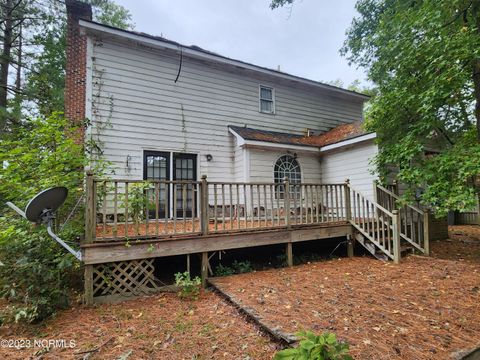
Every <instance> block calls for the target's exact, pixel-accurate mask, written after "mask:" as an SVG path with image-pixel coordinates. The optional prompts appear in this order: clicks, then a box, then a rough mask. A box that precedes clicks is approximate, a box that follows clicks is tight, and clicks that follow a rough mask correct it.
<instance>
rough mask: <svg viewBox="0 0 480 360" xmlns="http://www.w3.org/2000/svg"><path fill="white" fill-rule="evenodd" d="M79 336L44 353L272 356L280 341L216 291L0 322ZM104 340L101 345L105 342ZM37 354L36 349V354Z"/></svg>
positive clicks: (30, 334)
mask: <svg viewBox="0 0 480 360" xmlns="http://www.w3.org/2000/svg"><path fill="white" fill-rule="evenodd" d="M35 338H37V339H66V340H67V341H69V340H75V342H76V346H75V348H66V349H62V348H52V349H51V350H50V351H49V352H47V353H45V354H44V355H43V357H41V358H42V359H83V357H84V356H85V355H87V353H81V352H84V351H86V350H91V349H94V348H96V347H98V346H101V347H100V349H99V350H98V351H96V352H93V353H92V354H91V355H92V356H91V357H90V359H118V358H119V357H120V356H121V355H124V354H128V353H130V356H129V357H128V359H189V360H190V359H271V358H272V356H273V354H274V353H275V351H276V346H277V345H275V344H274V343H273V342H272V341H271V340H270V339H269V338H268V337H267V336H265V335H264V334H262V333H261V332H259V330H258V329H257V328H256V327H255V326H254V325H252V324H250V323H248V322H246V321H245V319H244V318H243V317H242V316H240V315H239V313H238V312H237V311H236V310H235V309H234V308H233V307H231V306H230V305H228V304H226V303H225V302H224V301H223V300H222V299H220V298H219V297H218V296H217V295H216V294H213V293H211V292H208V293H207V292H203V293H202V294H201V296H200V298H199V299H198V300H195V301H188V300H180V299H179V298H178V296H177V295H176V294H160V295H155V296H149V297H142V298H138V299H135V300H130V301H127V302H123V303H119V304H114V305H100V306H97V307H94V308H85V307H83V306H81V307H75V308H71V309H69V310H67V311H62V312H60V313H58V314H57V316H56V318H54V319H51V320H49V321H47V322H46V324H45V325H44V326H31V327H29V328H28V329H26V328H19V327H18V326H12V327H6V326H4V327H2V328H0V339H17V340H18V339H31V340H32V341H33V339H35ZM102 345H103V346H102ZM39 350H40V349H39V348H36V349H18V350H17V349H7V348H5V347H0V359H28V358H32V359H33V358H37V356H36V355H35V353H36V352H37V351H39ZM37 355H38V354H37Z"/></svg>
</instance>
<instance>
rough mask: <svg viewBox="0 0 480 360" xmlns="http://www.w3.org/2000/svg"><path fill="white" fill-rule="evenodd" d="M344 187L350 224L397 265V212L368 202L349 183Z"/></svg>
mask: <svg viewBox="0 0 480 360" xmlns="http://www.w3.org/2000/svg"><path fill="white" fill-rule="evenodd" d="M345 186H346V188H347V189H348V194H349V196H350V200H349V202H350V204H351V217H350V219H349V221H350V223H351V224H352V225H353V226H354V227H355V228H356V229H357V230H358V231H359V232H360V233H361V234H363V235H364V236H365V237H366V238H367V239H368V240H370V241H371V242H372V243H373V244H374V245H375V246H376V248H378V249H379V250H381V251H382V252H383V253H384V254H385V255H387V256H388V257H389V258H391V259H392V260H394V261H395V262H396V263H398V262H399V261H400V250H399V249H400V229H399V214H398V211H397V210H394V211H393V212H392V211H389V210H388V209H386V208H385V207H383V206H381V205H380V204H378V203H377V202H376V201H372V200H369V199H368V198H366V197H365V196H364V195H363V194H362V193H361V192H359V191H357V190H356V189H354V188H352V186H351V185H350V183H349V182H346V184H345ZM365 210H366V211H365ZM370 216H373V218H370ZM380 225H381V227H380ZM375 226H376V228H375ZM381 229H382V230H381ZM385 231H386V232H385ZM390 231H391V232H390Z"/></svg>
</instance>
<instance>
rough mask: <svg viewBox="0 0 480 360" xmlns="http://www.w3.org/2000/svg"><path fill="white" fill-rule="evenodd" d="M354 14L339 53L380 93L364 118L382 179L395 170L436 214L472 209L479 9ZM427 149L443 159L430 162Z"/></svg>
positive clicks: (439, 5)
mask: <svg viewBox="0 0 480 360" xmlns="http://www.w3.org/2000/svg"><path fill="white" fill-rule="evenodd" d="M356 9H357V11H358V13H359V14H360V15H359V17H358V18H356V19H354V21H353V22H352V25H351V28H350V29H349V30H348V32H347V36H348V37H347V40H346V42H345V45H344V47H343V49H342V53H343V54H344V55H345V56H347V57H348V59H349V60H350V61H351V62H352V63H355V64H356V65H358V66H362V67H364V68H366V69H367V70H368V76H369V78H370V80H371V81H373V82H374V84H375V85H376V87H377V88H378V95H377V96H376V97H375V98H374V99H373V100H372V102H371V105H370V106H369V108H368V111H367V113H366V119H367V121H366V123H367V129H368V130H371V131H376V132H377V139H378V142H379V144H380V152H379V154H378V156H377V157H376V159H375V161H374V164H375V166H376V169H377V170H378V172H379V173H380V174H381V176H382V179H383V180H385V179H387V177H388V176H389V175H390V174H389V169H392V167H391V166H389V165H395V166H396V167H398V168H399V169H400V173H399V174H398V179H399V180H400V181H402V182H403V183H405V184H407V185H408V186H409V188H410V191H409V192H408V193H407V195H406V197H405V200H406V201H412V200H413V198H414V197H413V194H414V193H415V189H417V188H421V189H423V193H422V194H421V195H420V198H419V199H418V200H420V201H421V202H423V203H424V204H426V205H430V206H432V207H434V208H435V210H436V212H437V214H444V213H446V212H447V211H448V210H465V209H467V208H469V207H471V206H472V205H473V204H474V202H475V192H477V193H478V189H477V190H476V191H475V189H474V188H473V184H474V182H475V176H477V175H478V174H480V158H479V156H478V153H479V139H480V133H479V131H478V129H480V127H479V128H478V129H477V134H476V136H477V138H475V124H476V123H478V120H479V119H478V118H479V115H480V113H477V115H476V114H475V103H477V106H478V105H479V101H480V71H477V70H475V69H480V60H479V59H480V32H479V29H480V10H479V9H480V5H479V4H478V2H471V1H467V0H452V1H442V2H438V1H434V0H422V1H415V2H412V1H406V0H405V1H390V0H359V1H357V4H356ZM476 73H478V77H476V76H475V74H476ZM475 84H477V87H478V89H479V90H477V91H475V86H474V85H475ZM428 149H435V150H438V151H439V153H438V155H436V156H430V155H428V156H425V150H428Z"/></svg>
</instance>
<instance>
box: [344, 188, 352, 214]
mask: <svg viewBox="0 0 480 360" xmlns="http://www.w3.org/2000/svg"><path fill="white" fill-rule="evenodd" d="M344 189H345V220H346V221H350V220H352V204H351V199H350V179H346V180H345V185H344Z"/></svg>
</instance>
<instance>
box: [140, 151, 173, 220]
mask: <svg viewBox="0 0 480 360" xmlns="http://www.w3.org/2000/svg"><path fill="white" fill-rule="evenodd" d="M143 161H144V164H143V178H144V179H145V180H170V153H168V152H159V151H145V152H144V160H143ZM148 191H150V192H151V194H148V198H149V200H150V199H152V200H153V201H149V203H150V204H153V205H151V206H149V211H148V213H149V217H150V218H155V216H156V207H155V204H154V201H155V190H148ZM169 193H170V191H169V189H168V185H167V184H160V188H159V212H158V216H159V217H160V218H164V217H167V216H168V215H169V208H170V201H169Z"/></svg>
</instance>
